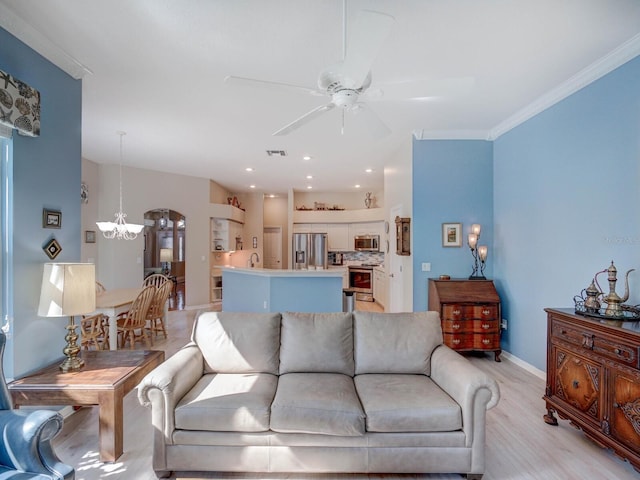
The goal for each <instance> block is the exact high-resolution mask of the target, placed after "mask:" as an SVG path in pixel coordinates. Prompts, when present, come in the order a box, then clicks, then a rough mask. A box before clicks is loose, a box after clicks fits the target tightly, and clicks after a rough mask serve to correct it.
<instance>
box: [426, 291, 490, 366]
mask: <svg viewBox="0 0 640 480" xmlns="http://www.w3.org/2000/svg"><path fill="white" fill-rule="evenodd" d="M428 308H429V310H434V311H436V312H439V313H440V319H441V321H442V334H443V337H444V344H445V345H447V346H448V347H451V348H452V349H454V350H458V351H492V352H494V355H495V361H496V362H499V361H500V354H501V353H502V349H501V348H500V297H499V296H498V292H497V291H496V288H495V286H494V285H493V281H491V280H455V279H454V280H437V279H429V306H428Z"/></svg>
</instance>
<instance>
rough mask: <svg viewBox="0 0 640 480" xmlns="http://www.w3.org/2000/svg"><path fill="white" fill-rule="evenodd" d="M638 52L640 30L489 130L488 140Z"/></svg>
mask: <svg viewBox="0 0 640 480" xmlns="http://www.w3.org/2000/svg"><path fill="white" fill-rule="evenodd" d="M638 55H640V34H638V35H636V36H634V37H632V38H631V39H630V40H627V41H626V42H625V43H623V44H622V45H620V46H619V47H618V48H616V49H615V50H613V51H611V52H610V53H609V54H607V55H605V56H604V57H602V58H601V59H600V60H597V61H595V62H594V63H592V64H591V65H589V66H588V67H587V68H585V69H583V70H581V71H580V72H578V73H577V74H575V75H574V76H573V77H571V78H569V79H568V80H567V81H565V82H564V83H561V84H560V85H558V86H557V87H556V88H554V89H553V90H551V91H550V92H548V93H546V94H544V95H542V96H541V97H539V98H538V99H537V100H535V101H534V102H533V103H531V104H529V105H528V106H526V107H525V108H523V109H522V110H520V111H518V112H516V113H515V114H514V115H512V116H510V117H509V118H507V119H506V120H504V121H503V122H501V123H499V124H498V125H496V126H495V127H493V128H492V129H491V130H490V131H489V135H488V137H487V140H495V139H496V138H498V137H500V136H501V135H504V134H505V133H507V132H508V131H509V130H511V129H512V128H515V127H517V126H518V125H520V124H521V123H524V122H526V121H527V120H529V119H530V118H532V117H534V116H536V115H537V114H539V113H541V112H543V111H544V110H546V109H547V108H549V107H551V106H553V105H555V104H556V103H558V102H560V101H561V100H563V99H565V98H567V97H568V96H569V95H572V94H574V93H575V92H577V91H578V90H581V89H582V88H584V87H586V86H587V85H589V84H590V83H593V82H595V81H596V80H598V79H599V78H601V77H603V76H605V75H606V74H607V73H609V72H611V71H613V70H615V69H616V68H618V67H619V66H621V65H624V64H625V63H627V62H628V61H630V60H632V59H633V58H635V57H637V56H638Z"/></svg>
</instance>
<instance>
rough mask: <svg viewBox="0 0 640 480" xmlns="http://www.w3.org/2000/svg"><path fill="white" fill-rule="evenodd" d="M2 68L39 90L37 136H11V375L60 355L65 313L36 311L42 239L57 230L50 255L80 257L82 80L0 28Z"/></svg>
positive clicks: (67, 259) (68, 258) (60, 258)
mask: <svg viewBox="0 0 640 480" xmlns="http://www.w3.org/2000/svg"><path fill="white" fill-rule="evenodd" d="M0 69H1V70H4V71H6V72H8V73H10V74H11V75H13V76H15V77H17V78H18V79H20V80H22V81H24V82H25V83H27V84H29V85H31V86H32V87H34V88H36V89H38V90H39V91H40V95H41V135H40V137H37V138H32V137H23V136H20V135H18V134H15V133H14V135H13V182H14V183H13V192H14V198H13V206H14V208H13V218H14V220H13V221H14V229H13V247H14V253H13V271H14V278H13V282H14V295H13V311H14V318H13V319H10V322H11V332H10V335H9V338H8V343H9V348H8V349H7V354H8V355H9V356H10V358H9V359H8V360H9V361H8V365H10V366H11V367H12V368H9V371H6V370H5V372H6V374H7V376H8V377H9V378H11V377H13V376H20V375H22V374H24V373H26V372H28V371H31V370H34V369H36V368H39V367H41V366H43V365H45V364H47V363H50V362H52V361H54V360H56V359H58V358H61V357H62V348H63V347H64V345H65V341H64V335H65V329H64V327H65V325H66V322H67V321H68V319H63V318H61V319H47V318H40V317H38V316H37V314H36V312H37V307H38V300H39V295H40V283H41V281H42V268H43V267H42V265H43V264H44V263H46V262H48V261H51V260H50V259H49V258H48V257H47V256H46V254H45V253H44V251H43V250H42V246H43V245H44V244H45V243H46V242H47V241H48V240H49V239H50V238H51V237H55V238H56V239H57V240H58V242H59V243H60V245H61V246H62V253H61V254H60V255H59V256H58V257H56V259H55V260H54V261H56V262H77V261H79V259H80V239H81V235H80V229H81V227H80V194H79V191H80V190H79V188H80V182H81V119H82V83H81V81H80V80H74V79H73V78H71V77H70V76H69V75H67V74H66V73H65V72H63V71H62V70H60V69H59V68H58V67H56V66H54V65H53V64H52V63H50V62H49V61H47V60H46V59H44V58H43V57H42V56H40V55H39V54H37V53H36V52H34V51H33V50H32V49H30V48H29V47H27V46H26V45H25V44H24V43H22V42H20V41H19V40H17V39H16V38H15V37H13V36H12V35H11V34H9V33H8V32H7V31H5V30H3V29H0ZM44 207H47V208H50V209H55V210H60V211H61V212H62V228H61V229H45V228H43V227H42V209H43V208H44Z"/></svg>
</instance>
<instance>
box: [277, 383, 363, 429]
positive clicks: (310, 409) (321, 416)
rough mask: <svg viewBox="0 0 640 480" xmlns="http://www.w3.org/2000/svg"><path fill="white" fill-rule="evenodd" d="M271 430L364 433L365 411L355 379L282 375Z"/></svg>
mask: <svg viewBox="0 0 640 480" xmlns="http://www.w3.org/2000/svg"><path fill="white" fill-rule="evenodd" d="M271 430H273V431H275V432H281V433H317V434H325V435H338V436H345V437H348V436H356V435H363V434H364V412H363V411H362V406H361V405H360V401H359V400H358V395H357V394H356V389H355V387H354V385H353V378H352V377H350V376H347V375H342V374H339V373H287V374H285V375H280V378H279V380H278V389H277V391H276V398H275V399H274V400H273V403H272V404H271Z"/></svg>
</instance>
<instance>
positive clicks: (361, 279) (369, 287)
mask: <svg viewBox="0 0 640 480" xmlns="http://www.w3.org/2000/svg"><path fill="white" fill-rule="evenodd" d="M349 288H351V289H352V290H353V291H354V292H355V297H356V300H360V301H362V302H373V267H372V266H364V265H360V266H350V267H349Z"/></svg>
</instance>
